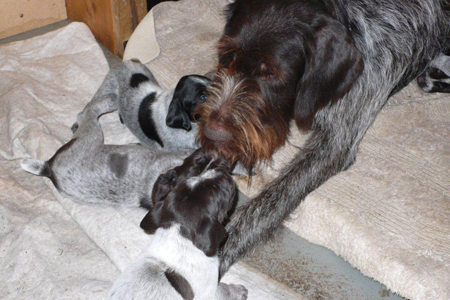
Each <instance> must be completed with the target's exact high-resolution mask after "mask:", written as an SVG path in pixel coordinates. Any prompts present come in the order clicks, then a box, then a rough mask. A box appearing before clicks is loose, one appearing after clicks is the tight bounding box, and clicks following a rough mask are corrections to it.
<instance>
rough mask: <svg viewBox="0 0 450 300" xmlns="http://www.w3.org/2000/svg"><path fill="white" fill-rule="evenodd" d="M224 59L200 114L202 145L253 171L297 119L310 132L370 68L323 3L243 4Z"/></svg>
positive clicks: (246, 0)
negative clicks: (321, 113)
mask: <svg viewBox="0 0 450 300" xmlns="http://www.w3.org/2000/svg"><path fill="white" fill-rule="evenodd" d="M218 54H219V66H218V71H217V72H216V75H215V78H214V79H213V81H212V82H211V85H210V88H209V90H208V99H207V101H206V102H205V103H203V104H202V105H200V106H199V107H198V109H197V111H196V113H198V114H199V115H200V117H201V122H200V126H199V136H200V140H201V145H202V148H203V149H204V150H205V151H212V152H217V153H220V154H221V155H222V156H224V157H226V158H227V159H229V160H230V161H233V160H241V161H242V163H243V164H244V165H246V166H247V167H250V166H252V165H253V164H254V163H255V162H257V161H258V160H261V159H262V160H264V159H269V158H270V157H271V156H272V154H273V152H274V151H275V150H276V149H277V148H278V147H279V146H281V145H283V144H284V142H285V141H286V138H287V135H288V133H289V122H290V120H292V119H293V118H295V121H296V123H297V125H298V126H299V127H302V128H305V127H309V126H310V125H311V124H312V122H313V119H314V116H315V114H316V112H317V111H318V110H319V109H320V108H322V107H324V106H326V105H328V104H329V103H331V102H334V101H337V100H338V99H340V98H342V97H343V96H344V95H345V94H346V93H347V92H348V91H349V90H350V89H351V88H352V86H353V83H354V82H355V80H356V79H357V78H358V77H359V75H360V74H361V72H362V69H363V61H362V57H361V54H360V52H359V51H358V50H357V49H356V47H355V45H354V42H353V39H352V37H351V35H350V34H349V31H348V29H347V28H346V27H345V26H344V25H343V24H342V23H341V22H339V21H337V17H335V16H334V10H333V9H331V8H328V7H327V6H325V4H324V3H322V2H320V1H319V2H318V1H301V0H300V1H288V0H280V1H270V0H261V1H258V3H257V4H255V3H254V1H250V0H236V2H235V3H233V4H230V6H229V8H228V11H227V23H226V26H225V31H224V35H223V36H222V38H221V39H220V41H219V44H218Z"/></svg>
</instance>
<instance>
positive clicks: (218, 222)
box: [109, 152, 247, 300]
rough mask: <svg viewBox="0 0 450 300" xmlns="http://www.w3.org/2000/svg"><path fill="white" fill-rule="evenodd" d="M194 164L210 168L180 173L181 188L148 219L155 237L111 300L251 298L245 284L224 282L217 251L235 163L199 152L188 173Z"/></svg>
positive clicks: (232, 197) (231, 193)
mask: <svg viewBox="0 0 450 300" xmlns="http://www.w3.org/2000/svg"><path fill="white" fill-rule="evenodd" d="M191 163H194V165H195V166H194V168H193V169H191V171H193V170H198V168H197V167H199V166H203V165H204V163H207V166H206V167H205V168H204V170H203V171H202V172H201V173H200V174H199V175H198V176H194V177H190V178H187V179H186V180H182V178H181V177H177V178H178V180H177V179H175V181H179V182H177V183H176V185H175V187H173V188H172V189H171V190H169V191H168V192H167V193H166V194H165V196H163V198H162V199H161V201H159V202H156V204H155V206H154V208H153V209H152V210H151V211H150V212H149V213H148V214H147V216H146V217H145V218H144V219H143V220H142V222H141V227H142V228H143V229H144V230H146V231H148V232H155V233H154V235H153V238H152V241H151V243H150V244H149V245H148V246H147V247H146V249H145V250H144V251H143V252H142V253H141V255H140V257H139V258H138V259H137V260H136V261H135V262H133V263H132V264H131V265H130V266H129V267H128V268H127V269H125V271H124V272H122V274H121V275H120V277H119V278H118V279H117V281H116V282H115V284H114V286H113V287H112V289H111V291H110V294H109V296H110V299H121V300H127V299H135V300H139V299H154V300H158V299H246V298H247V289H246V288H245V287H243V286H241V285H226V284H224V283H219V284H218V278H219V273H218V270H219V258H218V256H217V250H218V248H219V245H220V243H221V242H222V241H223V240H224V239H225V237H226V231H225V228H224V225H223V223H224V221H225V220H226V218H227V216H228V214H227V213H228V211H229V210H230V208H231V207H232V206H233V203H234V200H235V198H236V186H235V183H234V181H233V179H232V178H231V176H230V174H229V172H230V166H229V164H228V163H226V162H225V161H224V160H222V159H216V160H213V161H211V158H210V157H208V156H206V154H203V153H201V152H195V153H194V154H193V155H192V159H186V160H185V162H184V164H183V165H184V167H185V168H184V169H183V170H182V171H183V172H182V173H183V174H187V173H189V171H188V169H189V168H191V167H192V166H193V165H191ZM171 171H172V170H171ZM171 171H169V172H168V173H170V172H171ZM194 172H196V171H194ZM172 173H173V172H172ZM180 174H181V173H180ZM168 177H170V176H168ZM181 180H182V181H181Z"/></svg>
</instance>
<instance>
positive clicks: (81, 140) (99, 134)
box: [73, 110, 103, 151]
mask: <svg viewBox="0 0 450 300" xmlns="http://www.w3.org/2000/svg"><path fill="white" fill-rule="evenodd" d="M76 124H77V126H78V129H77V130H76V131H75V133H74V135H73V139H74V140H75V139H76V141H77V144H78V146H77V147H80V148H81V149H84V150H85V151H86V150H90V151H91V150H92V149H94V148H96V147H99V146H102V145H103V131H102V128H101V127H100V123H99V122H98V116H97V114H96V113H95V112H92V111H90V110H87V111H83V112H81V113H79V114H78V117H77V123H76ZM78 124H79V125H78ZM81 144H85V146H82V145H81Z"/></svg>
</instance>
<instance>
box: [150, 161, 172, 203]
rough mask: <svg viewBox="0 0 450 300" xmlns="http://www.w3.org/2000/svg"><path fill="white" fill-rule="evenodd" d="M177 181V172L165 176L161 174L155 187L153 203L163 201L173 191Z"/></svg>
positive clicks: (170, 172)
mask: <svg viewBox="0 0 450 300" xmlns="http://www.w3.org/2000/svg"><path fill="white" fill-rule="evenodd" d="M176 181H177V172H176V171H175V170H174V169H172V170H169V171H167V172H166V173H165V174H161V175H160V176H159V177H158V179H157V180H156V182H155V184H154V185H153V189H152V202H153V204H156V203H158V202H160V201H162V200H164V197H166V196H167V194H168V193H169V192H170V191H171V190H172V188H173V187H174V186H175V184H176Z"/></svg>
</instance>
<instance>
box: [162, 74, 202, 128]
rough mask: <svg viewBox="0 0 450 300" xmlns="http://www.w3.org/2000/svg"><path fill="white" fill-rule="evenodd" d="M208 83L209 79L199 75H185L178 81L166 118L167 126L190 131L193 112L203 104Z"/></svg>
mask: <svg viewBox="0 0 450 300" xmlns="http://www.w3.org/2000/svg"><path fill="white" fill-rule="evenodd" d="M209 82H210V79H208V78H207V77H205V76H200V75H187V76H184V77H182V78H181V79H180V81H179V82H178V84H177V86H176V88H175V91H174V94H173V98H172V102H171V103H170V106H169V112H168V114H167V117H166V125H167V126H169V127H172V128H181V129H184V130H187V131H190V130H191V129H192V126H191V122H194V117H193V113H194V110H195V108H196V107H197V106H198V105H199V104H201V103H203V102H205V100H206V88H207V86H208V84H209Z"/></svg>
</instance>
